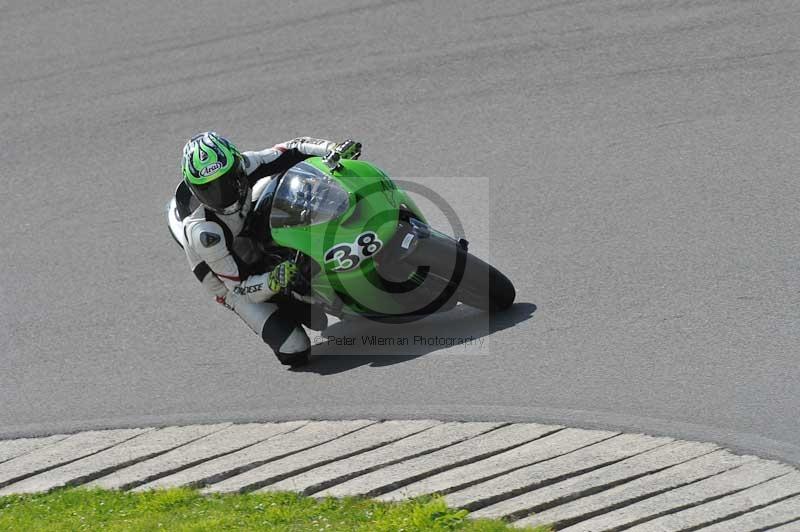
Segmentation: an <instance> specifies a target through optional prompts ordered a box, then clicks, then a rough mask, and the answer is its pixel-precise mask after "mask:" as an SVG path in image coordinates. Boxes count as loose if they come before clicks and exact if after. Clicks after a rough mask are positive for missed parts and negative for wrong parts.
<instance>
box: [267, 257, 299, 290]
mask: <svg viewBox="0 0 800 532" xmlns="http://www.w3.org/2000/svg"><path fill="white" fill-rule="evenodd" d="M297 277H298V271H297V264H295V263H294V262H291V261H288V260H286V261H283V262H281V263H280V264H278V265H277V266H276V267H275V269H274V270H272V271H271V272H270V274H269V281H268V286H269V289H270V290H272V291H273V292H275V293H276V294H277V293H278V292H281V291H287V292H288V289H289V288H291V286H292V284H293V283H294V282H295V280H296V279H297Z"/></svg>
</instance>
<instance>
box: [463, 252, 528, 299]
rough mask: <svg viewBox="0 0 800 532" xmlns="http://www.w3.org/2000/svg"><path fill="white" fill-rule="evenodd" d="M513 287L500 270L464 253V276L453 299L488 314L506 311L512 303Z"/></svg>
mask: <svg viewBox="0 0 800 532" xmlns="http://www.w3.org/2000/svg"><path fill="white" fill-rule="evenodd" d="M516 295H517V293H516V290H514V285H513V284H512V283H511V281H510V280H509V279H508V277H506V276H505V275H503V274H502V273H501V272H500V270H498V269H497V268H495V267H494V266H492V265H491V264H487V263H486V262H484V261H482V260H481V259H479V258H478V257H476V256H474V255H472V254H470V253H466V264H465V265H464V275H463V276H462V278H461V282H459V283H458V288H456V293H455V297H456V298H458V300H459V301H460V302H461V303H464V304H465V305H469V306H471V307H475V308H478V309H481V310H485V311H488V312H499V311H502V310H506V309H507V308H509V307H510V306H511V305H512V304H513V303H514V298H515V297H516Z"/></svg>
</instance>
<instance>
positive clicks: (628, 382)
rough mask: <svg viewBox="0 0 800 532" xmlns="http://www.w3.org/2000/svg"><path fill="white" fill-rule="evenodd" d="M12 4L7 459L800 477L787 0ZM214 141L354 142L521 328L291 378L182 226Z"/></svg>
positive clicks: (793, 113) (497, 324) (5, 108)
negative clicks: (647, 449) (751, 462)
mask: <svg viewBox="0 0 800 532" xmlns="http://www.w3.org/2000/svg"><path fill="white" fill-rule="evenodd" d="M54 7H57V9H54ZM2 9H3V13H2V17H0V35H2V39H3V42H4V43H7V45H8V46H7V50H6V53H3V54H0V72H2V76H0V88H2V93H3V96H4V97H3V98H2V99H0V131H3V132H4V136H3V149H2V151H1V152H0V161H1V162H0V167H1V168H2V175H3V176H4V182H3V198H4V199H5V200H6V201H5V202H4V218H5V220H6V221H7V222H6V223H4V224H2V225H0V242H2V249H3V250H4V251H7V252H4V253H0V271H2V272H3V282H2V285H1V286H0V296H2V297H0V330H2V331H3V334H1V335H0V367H2V371H0V405H2V409H0V437H1V438H12V437H13V438H17V437H31V436H42V435H50V434H65V433H73V432H76V431H81V430H91V429H104V428H124V427H141V426H169V425H189V424H196V423H224V422H231V421H235V422H237V423H243V422H252V421H289V420H296V419H359V418H361V419H367V418H368V419H406V418H410V417H414V418H417V419H439V420H445V421H464V420H466V421H495V420H498V419H500V420H505V421H514V422H538V423H545V424H560V425H565V426H572V427H584V428H591V429H602V430H614V431H623V432H644V433H647V434H655V435H665V436H670V437H677V438H681V439H688V440H694V441H711V442H716V443H718V444H720V445H722V446H723V447H726V448H732V449H734V450H736V451H737V452H749V453H753V454H757V455H759V456H764V457H767V458H779V459H781V460H783V461H788V462H791V463H794V464H800V444H799V443H798V442H800V424H798V423H795V422H791V421H792V420H794V419H795V418H796V415H797V412H800V373H799V372H800V366H798V364H797V357H796V352H797V346H798V345H800V327H798V312H797V308H798V297H800V296H799V295H798V294H800V271H799V270H798V265H799V264H800V239H798V238H797V235H798V234H800V217H798V216H797V198H798V197H800V180H798V179H797V168H798V166H799V165H800V160H798V150H797V142H796V140H795V139H797V138H798V136H800V115H799V114H798V113H797V109H800V93H799V92H798V91H797V90H796V87H798V86H800V52H798V47H797V35H798V32H799V31H800V11H798V10H797V1H796V0H764V1H759V2H732V1H730V0H703V1H689V0H687V1H680V2H675V1H670V0H652V1H645V0H641V1H632V0H596V1H591V2H588V1H574V2H566V1H552V0H508V1H505V2H498V3H493V4H491V5H487V3H486V2H483V1H480V0H463V1H459V2H457V3H454V2H449V1H436V0H402V1H393V0H389V1H387V0H330V1H328V2H324V3H319V2H314V1H312V0H298V1H296V2H288V3H283V4H281V8H280V9H275V8H274V6H273V5H272V3H271V2H255V1H252V0H230V1H226V2H224V3H214V2H205V3H196V4H193V5H192V9H191V11H190V12H188V11H187V10H186V8H185V6H184V5H183V4H182V3H164V2H159V1H156V0H141V1H137V2H128V1H124V0H108V1H106V2H83V1H79V0H63V1H62V2H58V5H57V6H55V4H54V3H53V2H52V1H51V0H28V1H23V0H10V1H6V2H4V3H3V8H2ZM153 13H157V14H158V16H153ZM221 15H225V16H221ZM198 51H202V53H198ZM207 128H214V129H216V130H218V131H219V132H220V133H223V134H225V135H227V136H228V137H230V138H231V139H232V140H233V141H234V142H236V143H237V145H238V146H239V147H241V148H243V149H258V148H262V147H266V146H271V145H272V144H274V143H276V142H281V141H284V140H286V139H289V138H292V137H295V136H298V135H312V136H320V137H327V138H332V139H344V138H347V137H354V138H355V139H357V140H359V141H361V142H363V143H364V150H363V156H362V158H364V159H366V160H369V161H373V162H375V163H376V164H377V165H378V166H380V167H381V168H383V169H384V170H386V172H387V173H388V174H389V175H392V176H397V177H398V178H401V179H406V180H409V181H412V182H415V183H419V184H424V185H426V186H429V187H431V188H432V189H433V190H434V191H435V192H437V193H438V194H440V195H441V196H442V197H443V198H445V199H446V200H447V202H448V203H449V204H450V205H451V206H452V207H453V209H454V210H455V212H456V213H457V214H458V215H459V217H460V219H461V221H462V222H463V225H464V235H459V236H465V237H466V238H467V239H468V240H469V241H470V249H471V250H473V251H474V252H475V253H476V254H477V255H478V256H480V257H482V258H484V259H487V260H488V261H489V262H491V263H493V264H494V265H496V266H497V267H498V268H499V269H500V270H501V271H503V272H504V273H507V274H508V276H509V277H510V278H511V279H512V280H513V281H514V283H515V285H516V287H517V293H518V297H517V299H518V302H519V303H518V305H517V306H515V307H514V308H513V309H512V310H511V312H509V313H507V314H506V315H503V316H498V317H497V318H496V319H494V320H491V322H490V320H488V318H487V317H486V316H485V315H482V314H480V313H478V312H474V311H472V310H470V309H462V308H459V309H456V310H454V311H452V312H450V313H447V314H444V315H442V316H439V317H435V318H432V319H430V320H423V321H422V322H420V323H417V324H414V326H413V327H410V328H402V327H400V328H399V330H398V332H397V333H395V332H394V329H391V330H390V331H389V332H386V331H385V330H384V329H381V328H380V327H377V326H373V325H370V324H366V325H362V324H358V325H356V324H333V325H332V326H331V327H330V330H329V331H328V332H327V334H328V335H329V336H335V337H337V338H344V337H348V338H356V339H359V338H361V336H362V335H372V334H378V335H379V336H381V335H382V336H385V337H396V336H399V335H401V334H403V333H408V334H411V335H412V336H421V337H426V338H428V337H433V338H444V339H450V338H456V339H458V338H464V337H469V336H475V337H480V340H483V344H482V346H475V348H474V349H472V350H468V349H465V348H464V347H463V346H455V347H442V346H436V345H434V346H430V345H417V346H413V345H412V346H410V347H409V348H408V349H406V350H402V351H400V350H395V351H391V350H385V349H381V348H379V347H373V346H369V345H363V343H362V342H356V345H355V346H343V347H337V346H335V345H327V344H326V343H325V341H324V336H323V335H318V336H320V338H317V339H316V340H315V342H316V343H318V344H319V345H317V346H316V347H315V348H314V351H315V355H316V357H317V358H316V361H315V362H314V363H313V364H312V365H311V366H309V367H308V368H306V369H304V370H302V371H294V372H292V371H287V370H286V369H285V368H283V367H282V366H281V365H280V364H279V363H278V362H277V360H275V358H274V357H273V356H272V354H271V353H270V352H269V350H268V349H267V348H265V346H264V345H263V342H262V341H261V339H260V338H259V337H258V336H257V335H255V334H252V333H251V332H250V331H249V330H248V328H247V327H246V326H245V325H243V324H242V323H241V322H240V321H239V320H238V319H237V318H236V317H235V316H234V315H233V314H232V313H230V312H228V311H227V310H226V309H224V308H222V307H220V306H219V305H217V304H216V303H214V302H213V300H212V298H210V297H208V296H207V295H206V294H205V292H204V291H203V289H202V287H201V286H200V285H199V283H198V282H197V280H196V279H195V278H194V276H193V275H192V273H191V272H190V271H189V268H188V267H187V264H186V260H185V258H184V257H183V254H182V252H181V250H180V249H179V248H178V247H177V246H176V245H175V244H174V242H173V241H172V239H171V238H170V237H169V234H168V233H167V231H166V227H165V223H164V213H163V209H164V205H165V203H166V201H167V199H168V198H169V196H170V195H171V193H172V191H173V190H174V188H175V186H176V185H177V182H178V179H179V175H178V173H179V171H178V160H179V157H180V150H181V147H182V145H183V143H184V142H185V141H186V140H187V139H188V138H189V137H190V136H191V135H193V134H194V133H196V132H198V131H200V130H203V129H207ZM86 146H91V150H90V151H87V150H85V149H83V148H82V147H86ZM464 176H475V178H474V179H469V178H467V177H464ZM447 177H450V178H451V179H446V178H447ZM426 205H427V204H426ZM424 208H426V207H424ZM426 210H428V209H427V208H426ZM429 212H430V217H431V219H432V220H434V221H435V223H436V224H437V227H440V228H441V229H442V230H449V228H448V227H447V225H446V224H445V223H444V220H443V216H442V215H441V213H438V212H436V211H435V209H433V208H432V207H431V208H430V210H429ZM426 214H427V213H426ZM534 309H535V312H534ZM312 336H317V335H313V334H312Z"/></svg>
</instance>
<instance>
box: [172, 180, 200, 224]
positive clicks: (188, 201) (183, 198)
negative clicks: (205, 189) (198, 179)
mask: <svg viewBox="0 0 800 532" xmlns="http://www.w3.org/2000/svg"><path fill="white" fill-rule="evenodd" d="M175 206H176V207H177V214H178V219H179V220H181V221H183V219H184V218H186V217H187V216H189V215H190V214H192V213H193V212H194V211H195V209H197V208H198V207H199V206H200V202H199V201H197V198H195V197H194V194H192V191H191V190H189V186H188V185H187V184H186V182H185V181H181V182H180V184H179V185H178V188H176V189H175Z"/></svg>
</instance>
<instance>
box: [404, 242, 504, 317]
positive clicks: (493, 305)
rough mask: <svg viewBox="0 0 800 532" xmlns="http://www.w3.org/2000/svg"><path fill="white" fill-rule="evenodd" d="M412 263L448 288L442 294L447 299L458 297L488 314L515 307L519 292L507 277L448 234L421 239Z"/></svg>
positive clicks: (410, 260)
mask: <svg viewBox="0 0 800 532" xmlns="http://www.w3.org/2000/svg"><path fill="white" fill-rule="evenodd" d="M409 262H412V263H414V264H417V265H421V266H427V267H428V268H429V271H428V274H429V276H431V277H434V278H436V279H438V280H440V282H442V285H443V286H445V287H447V288H446V289H445V291H444V292H443V293H442V295H443V296H444V298H446V299H449V298H451V297H455V298H457V300H458V301H460V302H461V303H464V304H465V305H469V306H471V307H475V308H478V309H480V310H484V311H487V312H500V311H503V310H506V309H507V308H509V307H510V306H511V305H512V304H514V298H515V297H516V290H514V285H513V284H512V283H511V281H510V280H509V279H508V277H506V276H505V275H503V274H502V273H501V272H500V271H499V270H498V269H497V268H495V267H494V266H492V265H490V264H487V263H486V262H484V261H482V260H481V259H479V258H478V257H476V256H474V255H472V254H470V253H469V252H468V251H467V250H466V249H464V247H462V245H461V244H459V242H457V241H456V240H454V239H453V238H451V237H449V236H447V235H444V234H442V233H439V232H436V231H431V233H430V235H429V236H427V237H426V238H424V239H420V243H419V246H418V248H417V250H416V252H415V253H414V255H413V256H412V257H409Z"/></svg>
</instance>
